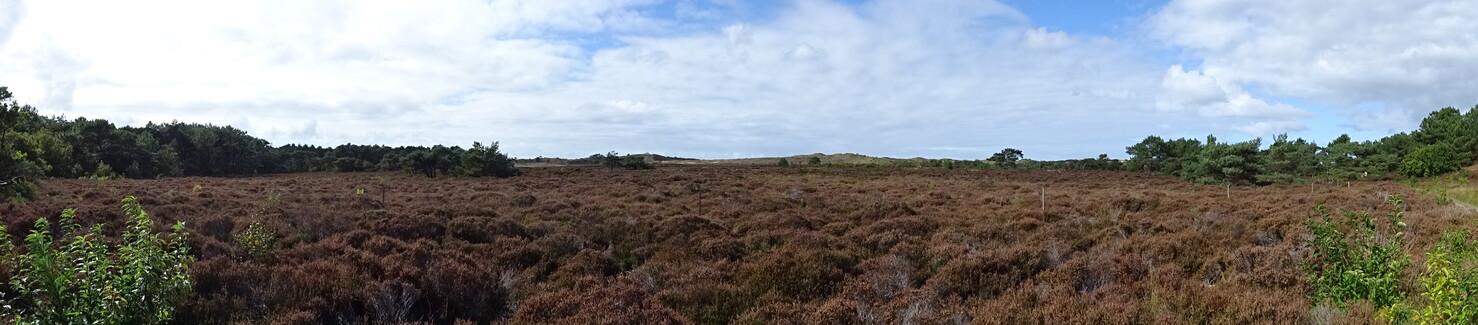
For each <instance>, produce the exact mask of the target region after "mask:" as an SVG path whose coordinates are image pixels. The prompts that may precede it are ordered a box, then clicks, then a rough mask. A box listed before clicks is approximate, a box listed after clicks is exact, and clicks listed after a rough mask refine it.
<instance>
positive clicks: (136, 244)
mask: <svg viewBox="0 0 1478 325" xmlns="http://www.w3.org/2000/svg"><path fill="white" fill-rule="evenodd" d="M123 203H124V204H123V211H124V213H125V216H127V217H128V218H129V220H128V223H127V229H124V231H123V234H122V240H121V241H118V242H112V241H109V240H107V239H105V238H104V234H103V226H102V225H101V224H99V225H94V226H92V227H91V228H88V229H86V230H84V229H82V228H81V227H80V226H79V225H78V224H77V222H76V221H75V219H74V217H75V215H76V212H75V210H72V209H68V210H66V211H63V212H62V216H61V220H60V222H59V225H60V226H61V230H62V231H61V232H60V233H58V234H57V235H56V236H55V237H54V236H53V235H52V233H51V232H50V229H51V228H52V226H51V224H50V223H49V222H47V221H46V219H44V218H43V219H39V220H36V224H35V227H34V228H33V229H32V230H31V234H30V235H28V236H26V238H25V244H26V245H27V246H28V248H27V249H25V250H24V251H25V253H24V254H20V255H16V254H17V251H16V249H15V247H14V246H13V244H12V243H11V242H10V238H9V237H8V235H6V234H7V232H5V231H3V230H4V229H3V228H0V245H3V247H0V249H3V250H4V252H3V253H4V258H3V261H4V262H5V263H6V267H8V268H10V269H12V270H16V272H15V274H16V276H15V277H14V278H13V279H11V280H10V285H11V286H12V287H13V288H14V289H15V290H16V291H18V292H23V293H25V295H23V296H21V297H19V298H20V299H17V300H13V301H11V302H10V304H9V305H8V306H7V307H12V308H7V309H6V310H4V312H5V313H8V314H9V315H7V316H6V318H11V319H12V320H13V321H14V323H17V324H163V323H166V322H168V321H169V320H170V319H171V318H172V317H173V316H174V315H173V313H174V310H175V304H176V303H178V302H179V301H180V299H181V298H183V297H184V296H185V295H186V294H187V293H188V292H189V290H190V285H191V280H190V275H189V272H188V271H189V268H190V263H191V262H193V261H194V258H193V257H191V256H190V255H189V253H188V246H186V244H185V242H186V237H187V236H188V233H186V232H185V230H184V224H183V223H175V225H174V230H173V232H172V233H171V234H170V235H169V236H167V237H161V236H160V234H157V233H155V232H154V223H153V221H152V220H150V219H149V215H148V214H147V213H144V210H143V209H142V208H141V207H139V204H138V202H136V201H135V200H134V198H133V197H128V198H125V199H123ZM58 239H63V240H62V241H58Z"/></svg>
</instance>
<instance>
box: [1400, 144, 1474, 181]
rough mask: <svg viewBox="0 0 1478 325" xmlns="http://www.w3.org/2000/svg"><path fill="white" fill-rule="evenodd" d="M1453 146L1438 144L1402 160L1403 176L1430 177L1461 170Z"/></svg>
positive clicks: (1423, 148)
mask: <svg viewBox="0 0 1478 325" xmlns="http://www.w3.org/2000/svg"><path fill="white" fill-rule="evenodd" d="M1460 163H1461V162H1460V161H1459V158H1458V156H1457V151H1456V150H1455V149H1453V147H1452V145H1450V144H1447V143H1438V144H1433V145H1427V146H1424V147H1421V148H1419V149H1416V151H1413V152H1411V154H1408V155H1406V158H1405V159H1402V160H1401V174H1403V175H1406V176H1408V177H1430V176H1436V175H1441V174H1445V173H1447V172H1451V171H1454V170H1457V169H1458V168H1461V167H1462V166H1461V165H1459V164H1460Z"/></svg>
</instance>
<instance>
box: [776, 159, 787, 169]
mask: <svg viewBox="0 0 1478 325" xmlns="http://www.w3.org/2000/svg"><path fill="white" fill-rule="evenodd" d="M777 165H780V167H790V161H789V160H785V158H780V162H779V163H777Z"/></svg>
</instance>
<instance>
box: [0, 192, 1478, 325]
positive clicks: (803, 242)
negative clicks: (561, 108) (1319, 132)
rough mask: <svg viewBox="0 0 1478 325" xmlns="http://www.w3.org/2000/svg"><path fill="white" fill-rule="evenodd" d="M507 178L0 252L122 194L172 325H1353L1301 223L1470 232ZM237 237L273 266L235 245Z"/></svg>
mask: <svg viewBox="0 0 1478 325" xmlns="http://www.w3.org/2000/svg"><path fill="white" fill-rule="evenodd" d="M526 172H527V175H525V176H523V177H516V178H508V179H452V180H446V179H426V178H424V177H416V176H411V175H403V174H295V175H285V176H272V177H253V178H172V179H164V180H113V181H102V182H99V181H91V180H55V181H51V182H48V183H47V185H46V186H45V188H44V191H43V192H42V194H41V195H40V196H39V197H38V198H37V199H36V200H34V201H32V202H30V203H29V204H26V205H16V204H12V203H5V204H4V205H0V214H3V217H4V218H3V221H4V222H5V225H6V226H7V227H8V229H10V231H11V232H12V235H20V234H24V233H26V232H27V231H29V228H30V227H31V223H32V221H35V220H36V218H40V217H50V216H55V215H57V214H58V212H60V211H61V210H62V209H63V208H68V207H76V208H77V209H78V216H79V220H78V221H79V222H81V223H83V224H89V223H96V222H103V223H107V224H108V227H120V226H121V225H122V220H123V218H122V215H120V214H119V212H118V211H116V210H117V209H116V207H115V205H116V204H114V203H115V201H116V198H118V197H123V196H125V195H135V196H138V197H139V198H140V202H141V203H142V204H144V205H145V206H147V207H149V209H150V212H151V214H153V215H156V216H159V217H160V218H165V219H178V220H184V221H185V222H186V225H187V227H188V228H189V230H190V231H191V232H192V233H194V234H196V235H195V236H192V237H191V238H190V240H191V242H190V246H191V247H192V251H193V252H194V253H195V254H197V255H198V258H199V262H197V263H196V264H195V265H194V266H193V268H192V270H191V273H192V274H193V275H194V277H195V279H196V283H195V288H194V293H193V294H192V299H191V301H190V302H189V304H188V305H186V306H184V307H183V308H181V309H180V310H179V313H180V314H179V315H178V317H177V320H178V321H179V322H182V323H190V324H196V323H199V324H227V323H275V324H320V323H322V324H328V323H371V324H399V323H407V322H424V323H431V324H453V323H457V324H467V323H470V324H489V323H506V324H536V323H578V324H727V323H735V324H968V323H979V324H1151V323H1154V324H1207V323H1209V324H1246V323H1304V322H1310V321H1321V320H1325V321H1327V320H1341V319H1343V320H1351V319H1354V320H1362V319H1370V317H1368V316H1361V315H1352V313H1354V314H1360V313H1361V312H1362V310H1364V312H1365V313H1369V311H1368V308H1366V309H1361V308H1360V306H1358V305H1357V306H1355V307H1351V309H1349V310H1346V311H1340V310H1328V309H1319V308H1314V309H1311V308H1309V306H1310V305H1311V304H1310V302H1309V301H1308V299H1307V298H1306V294H1307V290H1306V288H1305V283H1304V280H1303V278H1302V277H1301V275H1300V273H1299V267H1298V261H1300V260H1301V259H1302V258H1303V256H1304V255H1305V254H1307V249H1306V248H1303V247H1301V246H1302V245H1301V241H1302V239H1301V238H1302V237H1303V236H1306V235H1305V234H1306V232H1305V231H1304V229H1303V228H1302V227H1303V226H1302V223H1301V222H1302V220H1303V218H1304V216H1306V215H1308V214H1309V211H1310V208H1311V207H1312V206H1314V205H1315V204H1321V203H1322V204H1325V205H1327V206H1329V207H1330V208H1331V209H1334V210H1375V211H1380V210H1382V209H1385V205H1384V202H1385V199H1386V196H1387V195H1391V194H1403V195H1405V196H1406V197H1408V198H1409V199H1408V202H1407V203H1408V205H1409V207H1410V210H1411V211H1410V212H1409V213H1408V214H1407V222H1408V223H1409V224H1410V230H1409V232H1410V236H1412V238H1413V240H1414V242H1416V243H1419V244H1418V246H1422V247H1425V246H1426V245H1429V244H1430V243H1431V242H1434V241H1435V239H1436V238H1437V237H1438V235H1439V234H1440V233H1441V231H1442V230H1443V229H1448V228H1452V227H1454V226H1457V225H1462V224H1463V223H1461V222H1459V220H1460V219H1461V218H1463V216H1464V215H1465V214H1467V212H1466V211H1456V210H1454V209H1453V208H1451V207H1450V206H1436V205H1434V204H1433V203H1432V202H1431V201H1430V200H1426V199H1423V198H1421V196H1420V195H1417V194H1416V193H1412V190H1410V189H1409V188H1408V187H1405V186H1402V185H1400V184H1395V183H1380V182H1372V183H1352V184H1350V185H1349V187H1346V186H1345V184H1344V183H1341V184H1339V186H1332V185H1331V186H1326V185H1313V186H1310V185H1296V186H1295V185H1287V186H1268V187H1233V188H1231V189H1230V190H1228V189H1226V188H1223V187H1219V186H1205V185H1193V184H1188V183H1184V182H1181V181H1179V180H1176V179H1172V178H1166V177H1155V176H1150V175H1148V174H1142V173H1130V172H1093V171H999V170H979V169H970V170H965V169H957V170H945V169H876V168H778V167H697V166H690V167H669V168H662V169H657V170H617V169H605V168H547V169H541V168H534V169H527V170H526ZM358 189H365V190H363V191H360V190H358ZM1044 189H1045V190H1044ZM269 197H270V198H271V199H270V200H269ZM243 234H250V236H246V235H243ZM248 237H249V238H253V240H254V241H261V240H262V239H267V240H270V243H265V244H264V243H260V242H253V243H250V244H249V245H248V246H246V247H244V246H243V245H242V243H241V242H240V241H242V240H244V238H248ZM1407 285H1412V286H1414V285H1416V284H1407Z"/></svg>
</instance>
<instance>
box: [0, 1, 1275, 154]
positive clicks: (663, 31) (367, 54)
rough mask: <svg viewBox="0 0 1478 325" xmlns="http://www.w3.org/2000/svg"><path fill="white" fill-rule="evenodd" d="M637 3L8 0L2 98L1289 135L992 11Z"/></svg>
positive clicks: (302, 126) (1190, 79) (901, 141)
mask: <svg viewBox="0 0 1478 325" xmlns="http://www.w3.org/2000/svg"><path fill="white" fill-rule="evenodd" d="M651 3H652V1H642V0H578V1H539V0H526V1H511V0H493V1H472V0H468V1H459V0H447V1H433V2H399V1H347V0H344V1H309V2H302V1H269V2H232V3H215V2H198V1H184V0H178V1H142V2H127V3H118V2H106V1H99V2H88V1H81V0H48V1H36V2H25V3H23V6H24V7H25V8H26V10H25V13H24V14H23V17H22V18H20V19H18V20H16V21H19V23H17V24H14V26H15V27H14V28H13V32H12V33H10V35H11V37H10V40H9V41H7V42H6V43H4V44H3V45H0V46H3V48H0V62H3V63H0V85H7V86H12V88H13V89H12V90H14V91H15V92H16V93H17V95H18V96H20V97H21V100H22V101H25V102H29V103H34V104H37V105H38V106H39V107H41V108H42V109H43V110H44V111H45V112H51V113H66V114H69V115H72V116H77V115H83V116H88V117H101V118H108V119H110V120H115V121H131V122H132V123H144V122H145V121H170V120H175V119H178V120H181V121H188V122H205V123H216V124H247V125H249V128H248V130H249V131H251V132H253V133H254V134H258V135H260V136H263V137H267V138H268V139H269V140H272V141H273V142H274V143H276V144H284V143H291V142H311V143H316V144H325V145H328V144H338V143H343V142H353V143H385V144H392V145H400V144H432V143H449V144H458V143H460V144H464V145H465V144H468V143H471V142H472V141H484V142H486V141H493V140H499V141H502V142H503V145H504V146H503V148H504V149H506V150H508V151H510V152H511V153H512V154H514V155H519V156H534V155H544V156H584V155H588V154H590V153H596V152H605V151H609V150H618V151H622V152H629V151H637V152H641V151H652V152H660V153H665V154H676V155H690V156H708V157H719V156H725V157H727V156H731V155H733V154H735V153H738V154H741V155H749V156H752V155H779V154H795V153H809V152H860V153H867V154H879V155H894V156H947V157H959V158H979V157H982V156H984V155H988V154H989V153H991V152H993V151H995V150H987V151H986V152H979V150H975V149H979V148H1001V147H1008V146H1009V147H1016V148H1021V149H1024V150H1026V151H1027V154H1028V156H1030V157H1034V158H1078V157H1088V156H1094V155H1096V154H1098V153H1109V154H1115V155H1117V154H1119V150H1118V149H1117V148H1122V147H1123V146H1124V145H1125V143H1124V142H1123V141H1121V139H1125V138H1136V137H1138V138H1142V137H1143V136H1145V135H1148V133H1147V132H1149V131H1147V130H1154V131H1153V132H1152V133H1161V132H1173V131H1176V129H1177V128H1178V129H1181V130H1196V131H1195V132H1197V133H1199V132H1205V131H1204V130H1205V129H1206V128H1213V129H1214V130H1213V131H1242V132H1249V133H1251V132H1270V131H1269V130H1288V129H1293V128H1297V127H1300V125H1301V124H1300V125H1290V124H1288V123H1286V121H1288V120H1290V119H1296V118H1298V117H1299V116H1301V115H1300V113H1299V112H1301V111H1298V110H1296V109H1291V108H1289V107H1288V106H1287V105H1283V104H1277V103H1268V102H1266V101H1263V100H1259V99H1256V98H1253V97H1251V96H1250V95H1248V94H1247V93H1246V92H1245V91H1242V90H1241V88H1240V86H1237V85H1239V84H1241V83H1242V82H1244V80H1243V79H1241V78H1242V77H1241V76H1240V75H1237V74H1229V75H1223V74H1221V73H1220V72H1218V71H1217V70H1211V69H1210V68H1207V69H1203V70H1204V71H1206V72H1205V73H1204V74H1203V73H1201V72H1200V71H1191V72H1187V71H1184V70H1183V69H1181V68H1180V67H1175V70H1173V71H1171V72H1172V73H1166V72H1165V70H1163V66H1155V65H1154V64H1151V63H1149V62H1151V61H1150V60H1147V59H1146V57H1147V56H1148V55H1147V54H1146V53H1143V52H1140V50H1139V49H1140V48H1142V46H1140V45H1141V44H1133V43H1125V42H1124V41H1120V40H1112V39H1106V38H1101V37H1094V38H1084V37H1081V36H1078V35H1074V34H1071V33H1066V32H1062V31H1049V30H1046V29H1042V28H1037V27H1035V26H1032V25H1030V21H1029V20H1028V19H1027V18H1026V17H1025V16H1024V15H1023V14H1021V13H1020V12H1017V11H1015V10H1013V9H1011V8H1010V7H1007V6H1005V5H1002V4H1001V3H999V2H995V1H979V0H925V1H910V0H877V1H873V2H867V3H864V4H861V5H848V4H840V3H837V2H832V1H824V0H797V1H794V2H792V3H789V4H788V5H786V6H784V8H782V9H779V12H775V13H773V15H770V16H766V17H765V18H764V19H752V20H743V21H732V22H731V21H724V17H723V16H722V13H725V12H729V11H733V10H741V9H735V8H740V7H743V6H744V5H745V4H743V3H738V2H729V1H715V2H709V3H706V4H702V3H697V2H687V1H684V2H682V3H679V4H678V5H677V6H674V9H672V10H674V11H678V12H674V13H672V16H674V17H679V18H680V19H693V20H698V21H703V22H707V21H722V22H714V23H712V24H713V25H711V26H708V28H687V27H680V28H679V27H674V26H688V27H691V26H692V25H693V24H701V23H695V22H693V21H669V20H664V19H660V18H654V17H659V16H663V15H656V14H651V13H649V12H648V11H649V10H653V9H652V8H654V7H651V6H647V5H648V4H651ZM684 3H687V5H684ZM77 8H90V10H78V9H77ZM715 13H718V14H717V15H719V18H711V17H713V15H715ZM682 16H689V17H688V18H682ZM3 19H4V18H3V15H0V24H3V22H4V20H3ZM0 26H3V25H0ZM0 31H3V30H0ZM589 43H600V44H601V45H599V46H591V45H589ZM1213 76H1214V77H1213ZM1172 78H1179V79H1175V80H1174V81H1172V80H1171V79H1172ZM1224 78H1225V79H1224ZM1205 79H1212V80H1211V81H1210V83H1209V84H1210V85H1213V86H1215V87H1208V86H1207V81H1206V80H1205ZM1157 83H1160V84H1157ZM1229 85H1230V86H1229ZM1162 87H1164V88H1165V89H1164V90H1162V89H1161V88H1162ZM1162 92H1166V94H1165V95H1162V94H1161V93H1162ZM1177 96H1179V97H1177ZM1161 100H1166V101H1171V102H1174V103H1177V104H1176V105H1179V106H1177V107H1180V106H1184V108H1177V109H1170V111H1169V112H1167V111H1162V110H1157V108H1162V109H1163V108H1164V107H1160V106H1159V105H1158V104H1159V102H1160V101H1161ZM1176 111H1185V113H1177V112H1176ZM1259 119H1264V120H1265V121H1263V120H1259ZM1259 121H1262V122H1266V123H1264V124H1261V125H1260V124H1255V122H1259ZM1228 125H1229V126H1228ZM1238 125H1240V126H1238ZM997 150H998V149H997Z"/></svg>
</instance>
